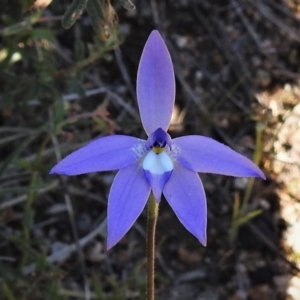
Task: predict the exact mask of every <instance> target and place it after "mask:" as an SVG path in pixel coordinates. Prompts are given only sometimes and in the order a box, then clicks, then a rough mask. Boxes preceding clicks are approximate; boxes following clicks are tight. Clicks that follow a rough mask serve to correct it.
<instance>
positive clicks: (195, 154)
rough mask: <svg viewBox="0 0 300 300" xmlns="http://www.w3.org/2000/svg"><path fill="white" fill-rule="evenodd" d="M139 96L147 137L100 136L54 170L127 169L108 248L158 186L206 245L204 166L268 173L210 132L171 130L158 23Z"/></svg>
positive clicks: (115, 193)
mask: <svg viewBox="0 0 300 300" xmlns="http://www.w3.org/2000/svg"><path fill="white" fill-rule="evenodd" d="M137 98H138V106H139V110H140V115H141V119H142V124H143V127H144V129H145V131H146V133H147V135H148V139H147V140H142V139H138V138H135V137H130V136H123V135H112V136H107V137H103V138H99V139H96V140H94V141H92V142H90V143H89V144H88V145H86V146H84V147H83V148H81V149H79V150H77V151H75V152H73V153H72V154H70V155H69V156H67V157H66V158H64V159H63V160H62V161H60V162H59V163H58V164H57V165H56V166H55V167H54V168H53V169H52V170H51V172H50V173H51V174H53V173H57V174H63V175H79V174H84V173H90V172H99V171H110V170H119V172H118V173H117V175H116V177H115V179H114V181H113V184H112V187H111V190H110V193H109V197H108V217H107V230H108V237H107V248H108V249H110V248H112V247H113V246H114V245H115V244H116V243H118V242H119V241H120V239H121V238H122V237H123V236H124V235H125V234H126V233H127V231H128V230H129V229H130V228H131V227H132V225H133V224H134V222H135V221H136V219H137V218H138V216H139V215H140V214H141V213H142V211H143V209H144V207H145V205H146V203H147V200H148V198H149V195H150V192H151V190H152V192H153V195H154V197H155V199H156V201H157V202H159V201H160V199H161V195H162V194H164V196H165V198H166V200H167V201H168V203H169V204H170V206H171V207H172V209H173V210H174V212H175V214H176V215H177V217H178V219H179V220H180V222H181V223H182V224H183V225H184V226H185V227H186V229H187V230H188V231H190V232H191V233H192V234H193V235H194V236H195V237H197V239H198V240H199V241H200V242H201V243H202V244H203V245H206V219H207V216H206V214H207V213H206V198H205V192H204V189H203V185H202V182H201V180H200V178H199V175H198V174H197V172H202V173H215V174H223V175H230V176H244V177H260V178H263V179H264V178H265V176H264V174H263V173H262V171H261V170H260V169H259V168H258V167H257V166H256V165H255V164H254V163H253V162H252V161H250V160H249V159H247V158H246V157H244V156H242V155H241V154H239V153H237V152H235V151H233V150H232V149H230V148H229V147H227V146H225V145H223V144H221V143H219V142H217V141H215V140H213V139H210V138H208V137H204V136H197V135H195V136H184V137H179V138H175V139H171V137H170V136H169V134H168V133H167V132H166V131H167V129H168V127H169V124H170V119H171V114H172V110H173V106H174V101H175V77H174V70H173V65H172V61H171V57H170V54H169V52H168V49H167V47H166V45H165V43H164V41H163V39H162V37H161V36H160V34H159V33H158V31H156V30H154V31H152V33H151V34H150V36H149V38H148V41H147V42H146V45H145V47H144V50H143V54H142V57H141V60H140V64H139V68H138V75H137Z"/></svg>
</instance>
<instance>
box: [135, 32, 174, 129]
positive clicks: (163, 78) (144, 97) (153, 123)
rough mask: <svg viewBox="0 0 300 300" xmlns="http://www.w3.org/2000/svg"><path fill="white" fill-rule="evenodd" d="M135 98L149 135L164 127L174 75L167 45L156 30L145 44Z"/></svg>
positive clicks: (172, 95)
mask: <svg viewBox="0 0 300 300" xmlns="http://www.w3.org/2000/svg"><path fill="white" fill-rule="evenodd" d="M137 98H138V105H139V110H140V115H141V119H142V123H143V126H144V129H145V131H146V133H147V134H148V135H150V134H151V133H152V132H153V131H154V130H156V129H157V128H159V127H161V128H162V129H163V130H165V131H167V129H168V127H169V124H170V120H171V115H172V110H173V106H174V101H175V76H174V70H173V65H172V60H171V57H170V54H169V51H168V49H167V46H166V44H165V42H164V40H163V39H162V37H161V36H160V34H159V32H158V31H157V30H153V31H152V32H151V34H150V36H149V38H148V40H147V42H146V44H145V47H144V50H143V53H142V56H141V60H140V64H139V68H138V74H137Z"/></svg>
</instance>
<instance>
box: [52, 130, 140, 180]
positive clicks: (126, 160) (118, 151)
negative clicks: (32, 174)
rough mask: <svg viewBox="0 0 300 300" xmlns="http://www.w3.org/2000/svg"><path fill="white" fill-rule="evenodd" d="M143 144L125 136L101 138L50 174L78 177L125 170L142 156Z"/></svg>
mask: <svg viewBox="0 0 300 300" xmlns="http://www.w3.org/2000/svg"><path fill="white" fill-rule="evenodd" d="M145 144H146V142H145V141H144V140H141V139H138V138H135V137H131V136H126V135H111V136H106V137H102V138H99V139H96V140H94V141H92V142H90V143H89V144H87V145H86V146H84V147H82V148H80V149H78V150H77V151H75V152H73V153H71V154H70V155H68V156H67V157H65V158H64V159H63V160H61V161H60V162H59V163H58V164H57V165H55V166H54V167H53V168H52V170H51V171H50V174H54V173H56V174H63V175H79V174H85V173H90V172H99V171H109V170H117V169H121V168H125V167H127V166H129V165H131V164H133V163H134V162H135V161H136V160H137V159H139V158H140V157H141V156H142V155H143V154H144V151H146V150H145Z"/></svg>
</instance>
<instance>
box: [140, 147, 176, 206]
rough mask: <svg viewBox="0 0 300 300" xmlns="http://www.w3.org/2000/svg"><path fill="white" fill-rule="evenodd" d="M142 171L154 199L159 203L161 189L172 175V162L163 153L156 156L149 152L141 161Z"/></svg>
mask: <svg viewBox="0 0 300 300" xmlns="http://www.w3.org/2000/svg"><path fill="white" fill-rule="evenodd" d="M143 170H144V173H145V176H146V178H147V180H148V182H149V183H150V185H151V188H152V191H153V195H154V198H155V200H156V201H157V202H159V201H160V198H161V194H162V191H163V188H164V186H165V184H166V182H167V181H168V180H169V178H170V175H171V173H172V170H173V162H172V160H171V158H170V157H169V155H168V154H167V153H166V152H165V151H163V152H161V153H159V154H158V153H155V152H154V151H153V150H150V151H149V152H148V153H147V155H146V156H145V158H144V160H143Z"/></svg>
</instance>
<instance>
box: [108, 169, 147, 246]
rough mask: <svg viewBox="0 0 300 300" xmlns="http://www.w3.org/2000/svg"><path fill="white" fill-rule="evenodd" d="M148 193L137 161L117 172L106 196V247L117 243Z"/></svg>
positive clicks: (139, 211) (143, 203)
mask: <svg viewBox="0 0 300 300" xmlns="http://www.w3.org/2000/svg"><path fill="white" fill-rule="evenodd" d="M149 195H150V184H149V183H148V181H147V179H146V177H145V175H144V172H143V169H142V168H141V167H140V165H139V164H138V163H135V164H133V165H131V166H129V167H127V168H124V169H121V170H120V171H119V172H118V174H117V175H116V177H115V179H114V182H113V184H112V187H111V190H110V193H109V197H108V212H107V232H108V234H107V249H110V248H112V247H113V246H114V245H115V244H116V243H118V242H119V241H120V239H121V238H122V237H123V236H124V235H125V234H126V233H127V231H128V230H129V229H130V228H131V226H132V225H133V224H134V222H135V221H136V219H137V218H138V216H139V215H140V214H141V213H142V211H143V209H144V207H145V205H146V202H147V200H148V198H149Z"/></svg>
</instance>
